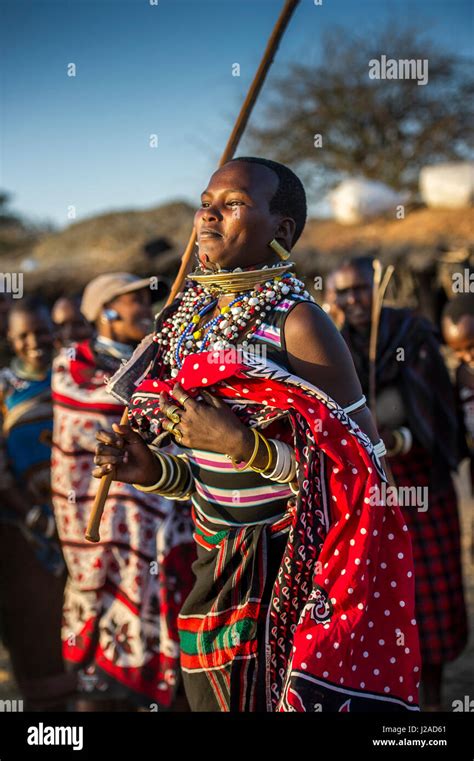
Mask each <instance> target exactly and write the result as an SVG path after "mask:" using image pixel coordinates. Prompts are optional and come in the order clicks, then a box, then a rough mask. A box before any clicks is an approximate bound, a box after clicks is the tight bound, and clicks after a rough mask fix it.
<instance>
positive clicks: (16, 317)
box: [8, 309, 54, 372]
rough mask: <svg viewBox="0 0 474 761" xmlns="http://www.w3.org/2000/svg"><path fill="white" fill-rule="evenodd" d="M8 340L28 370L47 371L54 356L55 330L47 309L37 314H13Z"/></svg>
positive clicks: (11, 315) (10, 320)
mask: <svg viewBox="0 0 474 761" xmlns="http://www.w3.org/2000/svg"><path fill="white" fill-rule="evenodd" d="M8 340H9V341H10V344H11V346H12V349H13V352H14V353H15V354H16V356H17V357H18V358H19V359H21V360H22V362H23V364H24V365H25V367H26V368H27V369H28V370H32V371H34V372H42V371H44V370H47V368H48V367H49V365H50V364H51V360H52V356H53V340H54V336H53V329H52V323H51V320H50V319H49V314H48V312H47V311H46V309H39V310H38V311H36V312H12V313H11V314H10V318H9V326H8Z"/></svg>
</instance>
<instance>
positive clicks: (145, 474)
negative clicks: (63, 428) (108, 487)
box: [92, 423, 162, 486]
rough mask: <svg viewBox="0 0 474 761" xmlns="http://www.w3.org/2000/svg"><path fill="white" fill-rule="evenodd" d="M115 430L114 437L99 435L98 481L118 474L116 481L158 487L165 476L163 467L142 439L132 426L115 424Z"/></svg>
mask: <svg viewBox="0 0 474 761" xmlns="http://www.w3.org/2000/svg"><path fill="white" fill-rule="evenodd" d="M112 428H113V430H114V433H111V432H110V431H98V432H97V433H96V439H97V440H98V441H99V442H100V443H99V444H97V446H96V449H95V457H94V463H95V464H96V465H97V466H98V467H97V468H94V470H93V471H92V475H93V476H94V478H102V476H106V475H108V474H109V473H112V471H114V474H113V479H114V481H122V482H123V483H125V484H140V485H141V486H151V485H152V484H156V482H157V481H158V480H159V479H160V476H161V473H162V470H161V465H160V463H159V461H158V460H157V458H156V457H154V456H153V454H152V452H151V451H150V449H149V448H148V447H147V445H146V444H145V442H144V441H143V439H142V437H141V436H139V435H138V433H135V432H134V431H132V429H131V428H130V426H128V425H117V424H116V423H114V424H113V425H112Z"/></svg>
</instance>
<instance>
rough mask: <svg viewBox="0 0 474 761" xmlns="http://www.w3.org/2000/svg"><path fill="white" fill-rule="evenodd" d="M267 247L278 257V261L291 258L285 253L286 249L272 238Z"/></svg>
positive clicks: (287, 252) (288, 253)
mask: <svg viewBox="0 0 474 761" xmlns="http://www.w3.org/2000/svg"><path fill="white" fill-rule="evenodd" d="M268 245H269V246H270V248H272V249H273V251H274V252H275V254H277V255H278V256H279V257H280V259H283V261H284V262H285V261H286V260H287V259H289V258H290V256H291V254H290V252H289V251H287V250H286V248H283V246H282V245H281V244H280V243H278V241H277V240H275V238H273V240H271V241H270V243H269V244H268Z"/></svg>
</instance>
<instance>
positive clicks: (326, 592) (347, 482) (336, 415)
mask: <svg viewBox="0 0 474 761" xmlns="http://www.w3.org/2000/svg"><path fill="white" fill-rule="evenodd" d="M305 219H306V199H305V193H304V189H303V186H302V184H301V182H300V181H299V179H298V178H297V177H296V175H294V174H293V172H291V170H289V169H288V168H287V167H285V166H283V165H281V164H277V163H276V162H273V161H269V160H265V159H257V158H239V159H234V160H233V161H230V162H228V163H227V164H225V165H224V166H223V167H221V168H220V169H219V170H217V171H216V172H215V173H214V174H213V176H212V177H211V180H210V182H209V184H208V186H207V188H206V190H205V191H204V193H203V195H202V204H201V208H200V209H199V210H198V211H197V213H196V216H195V227H196V231H197V240H198V246H199V256H198V259H199V264H200V266H199V267H198V269H197V270H196V272H194V273H192V274H191V275H189V276H188V280H187V283H186V285H185V288H184V289H183V291H182V292H181V293H179V294H178V295H177V298H176V299H175V301H174V302H173V303H172V304H171V305H170V306H169V307H167V308H166V309H164V310H163V312H162V313H161V314H160V315H158V318H157V323H156V331H155V334H154V335H153V336H152V337H149V338H148V340H145V342H144V344H143V346H142V347H141V348H139V350H138V351H137V353H136V355H135V356H134V357H132V360H131V361H130V362H129V363H128V364H127V365H126V366H125V367H124V368H122V369H121V370H120V371H119V372H118V373H117V374H116V376H114V378H113V379H112V382H111V384H110V390H111V392H112V393H114V394H115V395H116V396H117V397H118V398H121V399H122V400H124V401H126V402H127V403H128V404H129V409H130V415H129V417H130V426H114V433H110V432H105V431H104V432H100V433H99V434H98V435H97V438H98V440H99V442H100V443H99V445H98V447H97V450H96V458H95V461H96V465H97V467H96V469H95V470H94V472H93V474H94V475H95V476H96V477H98V478H99V477H102V476H103V475H104V474H107V473H110V472H111V471H112V470H113V469H114V477H115V478H117V479H119V480H121V481H124V482H128V483H134V485H135V486H136V487H137V488H138V489H140V490H141V491H142V492H154V493H156V492H158V493H160V494H163V495H165V496H168V497H170V498H173V499H177V500H179V499H183V500H187V499H189V498H190V499H191V501H192V505H193V514H194V523H195V540H196V544H197V551H198V559H197V561H196V563H195V564H194V566H193V571H194V573H195V575H196V584H195V587H194V589H193V591H192V592H191V594H190V596H189V597H188V599H187V600H186V602H185V604H184V606H183V609H182V611H181V615H180V639H181V666H182V671H183V677H184V684H185V689H186V694H187V696H188V700H189V702H190V705H191V708H192V710H205V711H218V710H223V711H229V710H238V711H272V710H332V711H334V710H336V711H337V710H354V706H355V710H371V707H373V706H374V705H378V703H377V701H380V699H381V697H380V695H384V696H385V697H384V700H385V701H386V702H387V705H388V706H389V708H392V709H393V708H394V706H395V708H396V709H398V710H403V709H406V708H408V709H413V708H415V707H416V702H417V694H416V685H415V682H414V679H415V678H416V676H414V675H415V674H416V672H417V669H418V665H417V653H418V644H417V639H416V627H414V622H413V620H412V618H411V619H410V614H411V616H412V615H413V613H412V607H413V603H412V597H413V593H412V588H411V586H412V582H411V581H409V580H408V581H407V579H411V576H412V570H411V563H412V560H411V554H410V547H409V544H408V545H407V538H406V534H404V533H403V526H402V524H401V522H400V515H399V513H398V511H397V510H394V509H392V510H391V513H390V516H389V518H388V519H387V521H386V517H385V516H383V517H382V514H381V512H380V511H377V510H375V511H374V510H372V511H369V510H368V507H367V505H368V503H369V501H370V500H369V497H368V496H367V495H368V491H367V489H368V488H369V485H372V486H373V487H374V488H375V489H377V488H379V487H380V485H381V483H382V482H383V481H385V480H386V479H385V474H384V471H383V469H382V466H381V462H380V460H379V456H382V455H383V454H384V450H383V443H381V442H380V441H379V436H378V435H377V431H376V428H375V426H374V423H373V421H372V418H371V414H370V411H369V410H368V408H367V407H366V405H365V398H364V397H363V396H362V391H361V387H360V383H359V381H358V378H357V375H356V372H355V369H354V365H353V362H352V359H351V356H350V353H349V351H348V349H347V347H346V346H345V344H344V341H343V339H342V338H341V336H340V335H339V332H338V330H337V329H336V327H335V326H334V324H333V323H332V321H331V320H330V318H329V317H328V316H327V315H326V314H325V313H324V312H323V310H321V309H320V308H319V307H318V306H317V305H316V304H315V303H314V301H313V299H312V298H311V297H310V296H309V294H308V292H307V291H305V288H304V285H303V283H302V282H301V281H300V280H298V279H297V278H296V277H295V276H294V275H293V274H291V272H290V270H291V266H292V264H291V263H289V262H288V261H287V260H288V257H289V253H288V251H289V250H290V249H291V248H292V246H293V245H294V244H295V243H296V241H297V240H298V238H299V236H300V234H301V232H302V230H303V227H304V224H305ZM282 260H283V261H282ZM256 352H258V353H259V357H258V361H256V360H255V356H254V355H255V353H256ZM221 378H222V381H221V380H220V379H221ZM243 378H245V379H246V382H245V380H243ZM137 379H141V381H140V380H137ZM175 379H176V380H175ZM127 384H128V387H127ZM289 388H291V394H288V389H289ZM348 413H351V416H350V417H349V415H348ZM259 428H265V432H266V434H267V436H263V434H262V433H261V431H260V430H259ZM344 433H349V434H351V435H350V436H348V437H347V439H346V438H345V436H344ZM168 434H171V435H172V437H173V440H174V441H173V445H172V446H173V449H170V448H168V450H167V451H166V449H164V448H163V437H164V436H165V437H167V436H168ZM324 437H326V438H324ZM165 440H166V439H165ZM159 445H160V446H159ZM158 446H159V448H157V447H158ZM176 447H177V449H176ZM346 455H347V456H346ZM326 456H328V457H329V460H331V464H332V465H333V466H334V467H332V468H331V469H329V468H328V467H327V464H326V460H325V459H324V458H325V457H326ZM329 460H328V461H327V462H329ZM336 464H337V465H338V467H336ZM356 466H357V467H356ZM326 483H327V485H328V486H327V487H326ZM331 498H332V500H333V501H334V502H331V501H330V500H331ZM338 500H339V503H338V506H337V508H338V509H341V510H342V505H343V504H347V507H348V509H349V508H350V512H347V511H345V514H343V513H341V514H340V513H339V512H338V509H336V503H337V502H338ZM348 500H349V502H348ZM342 520H344V521H346V522H347V525H346V523H343V525H341V526H340V527H339V524H340V522H341V521H342ZM363 521H365V524H366V525H367V527H368V528H366V527H365V525H364V527H362V528H361V526H360V524H361V522H363ZM382 521H383V523H385V521H386V524H387V525H386V526H382ZM374 525H377V528H376V529H374V530H373V531H371V530H370V528H371V527H372V526H374ZM387 531H388V532H389V533H388V534H387ZM331 532H335V533H331ZM330 536H331V537H333V536H334V537H337V539H335V541H336V544H334V546H333V548H332V549H331V548H330V544H331V546H332V542H333V540H332V539H331V542H328V538H329V537H330ZM356 536H357V539H356V538H354V537H356ZM387 536H388V539H389V540H393V539H396V541H394V542H392V543H391V544H390V549H389V547H388V545H389V542H388V540H387ZM361 542H362V544H363V546H361ZM381 544H383V545H384V547H383V551H384V552H385V555H386V557H388V555H389V552H392V551H393V549H394V548H395V547H397V549H398V550H400V548H402V549H403V550H404V552H400V553H399V558H400V556H401V558H403V561H401V560H399V561H398V566H397V565H396V564H397V561H396V560H395V561H394V569H393V575H397V574H399V573H400V574H401V573H403V582H402V581H401V580H400V583H399V588H403V590H404V597H405V600H406V601H407V602H406V601H405V600H403V601H402V602H403V607H400V608H399V612H398V617H397V623H398V624H399V625H401V626H402V628H403V631H405V629H406V631H407V632H408V634H407V636H409V638H410V643H409V644H410V646H409V647H406V648H405V651H406V652H405V655H404V656H403V657H402V658H401V659H399V666H398V670H399V671H398V673H403V675H405V676H406V679H405V683H404V686H403V687H400V686H399V684H398V680H397V685H396V686H395V682H394V681H393V673H392V675H391V676H389V672H390V670H391V672H393V666H390V665H389V658H388V657H385V658H384V662H383V664H381V666H380V668H378V669H375V671H376V672H377V675H376V676H377V678H378V677H379V676H380V678H381V679H382V678H383V679H384V684H382V685H381V686H380V685H378V684H376V680H375V682H374V679H375V676H374V675H373V674H372V673H371V674H369V672H368V671H367V668H368V667H367V661H363V657H365V656H363V655H362V654H358V653H357V652H356V651H355V649H354V648H355V646H354V644H353V643H352V642H351V639H352V637H355V636H356V633H355V632H356V631H357V629H358V630H359V633H360V632H361V631H363V634H361V637H360V638H361V640H364V638H365V637H367V639H370V636H373V632H372V634H370V632H369V630H371V629H372V627H373V626H374V622H373V621H372V620H370V621H369V620H368V616H369V617H372V618H377V631H378V632H379V633H380V632H381V631H383V628H384V626H386V623H385V622H384V619H383V615H384V614H383V611H381V610H379V607H380V605H382V603H383V600H382V601H380V602H379V598H380V593H377V594H375V595H374V594H373V588H371V584H375V582H376V577H373V581H371V582H370V583H369V579H368V573H367V572H365V573H362V572H361V569H360V568H359V566H360V563H361V560H360V557H357V558H354V561H353V565H352V566H351V569H350V570H349V569H348V570H347V573H348V576H347V583H346V582H344V584H343V590H342V591H338V592H337V594H338V598H336V597H335V596H331V589H332V587H333V585H337V584H339V581H340V578H341V574H344V573H346V568H344V569H343V570H342V571H341V570H340V569H338V568H336V566H337V563H338V562H339V561H338V560H337V558H339V557H340V556H341V557H342V554H344V555H346V556H347V554H348V553H349V554H352V553H353V552H358V551H359V549H360V552H359V554H363V555H364V556H366V557H367V561H366V562H367V563H370V562H371V561H370V557H378V554H379V549H380V546H379V545H381ZM385 544H387V547H386V546H385ZM375 545H377V546H375ZM325 554H328V562H326V563H325V564H322V559H323V557H324V556H325ZM321 564H322V565H321ZM320 565H321V568H320V567H319V566H320ZM402 566H403V568H402ZM405 566H406V567H405ZM323 569H324V570H323ZM405 572H406V573H405ZM320 574H322V575H323V576H326V577H327V578H326V579H317V576H318V575H320ZM351 575H353V576H354V579H356V580H355V581H354V580H353V581H351ZM316 581H317V582H318V583H316ZM356 583H357V596H358V598H359V599H358V600H356V599H354V598H351V597H350V595H351V594H352V593H353V592H354V589H353V586H351V584H356ZM323 585H326V588H325V587H324V586H323ZM361 596H362V601H360V599H361ZM351 599H352V600H353V602H351ZM374 600H375V603H374ZM356 603H357V606H356ZM372 604H375V606H376V607H377V606H379V607H377V610H376V611H374V612H373V613H372V614H368V613H367V611H368V610H369V608H370V606H371V605H372ZM400 605H401V606H402V603H400ZM351 611H352V612H351ZM354 611H355V612H356V619H357V620H355V619H353V620H352V629H353V632H352V634H351V635H350V636H349V631H350V630H348V631H347V636H345V637H343V638H342V642H341V641H339V640H340V636H339V634H338V632H340V631H341V630H343V629H347V624H346V623H344V622H345V621H347V620H348V615H351V616H353V615H354ZM361 611H364V613H362V612H361ZM400 611H401V612H400ZM405 617H406V618H407V620H406V621H405V620H404V619H405ZM402 619H403V620H402ZM315 622H316V623H317V624H318V626H316V627H314V623H315ZM319 624H322V626H319ZM405 624H406V625H405ZM302 627H303V629H304V632H305V633H304V637H302V631H303V629H302ZM308 627H309V628H308ZM367 627H368V628H367ZM310 632H314V634H313V633H310ZM390 632H391V629H390ZM392 634H393V633H392V632H391V633H390V647H393V644H394V643H393V642H392V640H393V636H392ZM301 637H302V638H301ZM321 637H322V640H321V649H322V652H320V650H319V647H318V639H320V638H321ZM333 637H336V638H337V641H333V639H332V638H333ZM299 638H301V642H302V643H303V644H302V646H301V647H300V646H299ZM387 638H388V634H387ZM311 640H312V644H310V641H311ZM383 641H385V640H383ZM297 645H298V646H297ZM339 647H341V648H342V651H341V655H340V657H339V655H338V656H337V659H336V660H337V663H333V660H334V657H335V656H334V653H335V652H336V648H339ZM344 650H347V652H344ZM391 654H392V657H393V653H391ZM397 655H398V653H397ZM298 658H299V659H300V660H301V663H300V666H299V667H298V668H297V667H296V662H297V659H298ZM341 659H342V660H341ZM372 665H373V664H372ZM357 668H359V672H358V674H357V675H356V674H355V671H356V669H357ZM364 670H365V671H367V675H366V676H365V675H364ZM305 671H306V674H305V673H304V672H305ZM336 672H337V673H336ZM311 674H312V675H313V678H312V679H308V676H309V675H311ZM336 677H337V678H336ZM316 678H317V681H316ZM361 678H362V679H363V681H361ZM347 680H349V682H351V683H353V684H352V685H350V686H352V687H353V688H354V690H357V692H356V693H355V692H351V693H350V697H348V695H349V693H348V694H346V695H345V694H344V689H343V688H341V686H340V685H341V684H343V683H347ZM336 681H337V684H338V687H337V689H335V684H336ZM401 682H404V676H402V679H401ZM316 684H317V686H316V687H315V685H316ZM379 687H380V693H379V691H378V690H379ZM349 705H350V706H352V708H349V707H348V706H349Z"/></svg>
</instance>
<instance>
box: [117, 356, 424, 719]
mask: <svg viewBox="0 0 474 761" xmlns="http://www.w3.org/2000/svg"><path fill="white" fill-rule="evenodd" d="M211 353H212V352H204V353H201V354H193V355H189V356H188V357H186V359H185V361H184V363H183V366H182V368H181V370H180V372H179V374H178V375H177V376H176V377H175V378H173V379H169V380H156V379H154V378H151V377H148V378H145V380H142V382H141V383H139V384H138V385H137V387H136V397H135V396H132V399H131V405H132V408H133V405H134V399H135V400H137V399H138V400H140V399H141V398H143V395H144V396H146V395H147V394H152V393H153V394H155V395H156V396H157V395H158V394H159V393H160V391H164V392H169V391H170V390H171V389H172V388H173V386H174V384H175V383H176V382H178V383H180V384H181V386H182V387H183V388H184V389H185V390H186V391H188V393H190V394H191V395H194V394H195V393H196V392H197V391H198V390H199V389H200V388H203V387H207V389H208V390H209V391H211V392H212V393H214V394H215V395H217V396H220V397H221V398H223V399H225V400H226V401H227V402H228V403H229V404H230V406H231V409H233V410H234V411H235V412H236V414H239V416H241V413H242V410H244V411H245V416H244V417H245V420H246V421H247V422H249V421H250V424H251V425H256V426H258V427H261V428H263V427H265V426H266V425H268V424H269V423H270V422H271V421H272V420H273V419H274V420H277V419H279V418H281V416H282V414H286V416H287V418H288V420H289V421H290V423H291V428H292V430H293V444H294V448H295V452H296V459H297V463H298V483H299V491H298V494H297V495H296V496H295V497H290V498H289V499H288V500H287V502H286V509H285V510H284V512H283V515H279V516H278V515H277V516H273V517H270V518H268V519H265V520H260V521H258V517H259V515H260V513H259V511H258V510H256V511H255V513H256V521H257V522H256V523H254V525H251V524H250V523H242V524H240V525H232V524H229V523H228V525H227V526H226V525H219V524H218V523H216V522H214V521H213V520H212V519H210V518H209V517H208V516H206V515H205V514H204V513H203V512H202V511H200V510H199V509H198V503H197V502H196V501H195V502H194V523H195V533H194V536H195V541H196V543H197V545H198V560H197V561H196V564H195V565H194V566H193V568H194V571H195V574H196V577H197V578H196V584H195V586H194V589H193V591H192V592H191V594H190V595H189V597H188V598H187V599H186V601H185V603H184V606H183V608H182V610H181V613H180V616H179V629H180V639H181V665H182V669H183V673H184V677H185V685H186V691H187V694H188V697H190V700H191V705H192V708H193V710H220V711H231V710H232V711H234V710H240V711H243V710H245V711H254V710H260V709H258V705H257V695H258V691H259V686H258V682H259V680H260V679H261V675H262V674H263V678H264V682H265V708H264V709H263V710H266V711H344V712H347V711H404V710H408V711H416V710H418V684H419V677H420V655H419V643H418V632H417V625H416V621H415V619H414V578H413V559H412V552H411V544H410V538H409V534H408V532H407V527H406V525H405V523H404V520H403V518H402V516H401V513H400V510H399V509H398V507H388V506H386V505H385V503H384V500H383V497H381V496H380V495H381V494H383V488H382V484H383V483H385V482H386V477H385V474H384V472H383V469H382V468H381V465H380V462H379V460H378V458H377V456H376V455H375V453H374V450H373V445H372V443H371V442H370V440H369V438H368V437H367V436H366V435H365V434H364V433H363V432H362V431H361V430H360V428H359V427H358V426H357V425H356V423H355V422H354V421H353V420H352V419H351V418H350V417H349V416H348V415H347V413H345V412H344V410H343V409H342V408H341V407H340V406H339V405H338V404H337V403H336V402H335V401H334V400H333V399H331V398H330V397H329V396H328V395H327V394H325V393H324V392H322V391H321V390H320V389H318V388H316V387H315V386H313V385H311V384H310V383H308V382H307V381H305V380H303V379H301V378H299V377H297V376H295V375H292V374H291V373H290V372H288V371H286V370H284V369H282V368H281V367H279V366H278V365H277V364H275V363H273V362H272V361H270V360H266V361H256V360H255V358H254V357H253V356H252V355H251V354H249V355H247V356H246V357H245V358H244V361H243V362H238V363H232V362H230V361H228V362H226V363H225V367H223V365H222V364H219V363H218V362H216V360H215V358H213V357H210V354H211ZM244 399H245V405H244V406H242V402H243V400H244ZM140 414H142V415H143V409H140ZM132 419H134V418H133V414H132ZM277 546H280V547H281V554H280V555H279V554H278V552H277V553H276V555H275V548H276V547H277ZM272 547H273V548H274V549H272ZM275 556H276V557H277V558H278V564H277V566H276V571H275V574H274V575H273V576H272V573H271V571H270V570H269V562H270V559H271V558H272V557H273V559H274V558H275ZM269 585H270V595H269V598H268V604H266V603H265V600H264V597H265V590H266V589H267V588H268V586H269ZM267 608H268V611H267ZM262 635H263V636H262ZM262 659H264V660H263V661H262Z"/></svg>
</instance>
